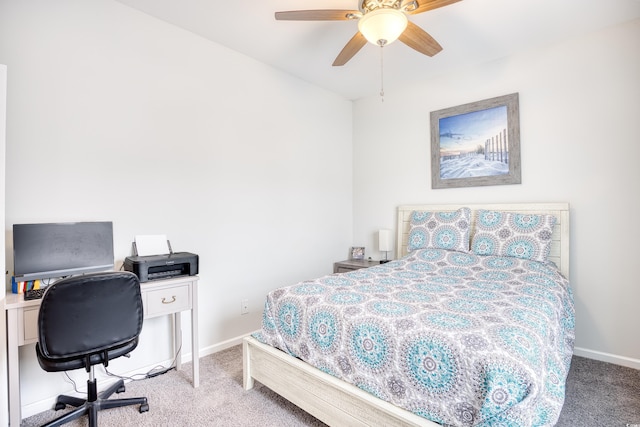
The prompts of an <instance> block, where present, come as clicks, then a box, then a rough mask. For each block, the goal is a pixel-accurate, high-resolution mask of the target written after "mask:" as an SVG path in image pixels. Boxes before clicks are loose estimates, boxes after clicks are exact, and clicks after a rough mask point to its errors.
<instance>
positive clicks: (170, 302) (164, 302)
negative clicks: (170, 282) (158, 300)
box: [162, 295, 176, 304]
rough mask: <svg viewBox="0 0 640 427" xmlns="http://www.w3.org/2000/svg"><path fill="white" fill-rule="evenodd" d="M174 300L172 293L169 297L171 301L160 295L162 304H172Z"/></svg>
mask: <svg viewBox="0 0 640 427" xmlns="http://www.w3.org/2000/svg"><path fill="white" fill-rule="evenodd" d="M174 302H176V296H175V295H173V296H172V297H171V301H167V299H166V298H165V297H162V303H163V304H172V303H174Z"/></svg>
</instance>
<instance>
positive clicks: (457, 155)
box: [431, 93, 521, 188]
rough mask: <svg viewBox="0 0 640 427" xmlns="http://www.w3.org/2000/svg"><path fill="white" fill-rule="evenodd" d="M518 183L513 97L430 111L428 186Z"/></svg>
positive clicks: (516, 111) (517, 123)
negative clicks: (429, 179) (429, 177)
mask: <svg viewBox="0 0 640 427" xmlns="http://www.w3.org/2000/svg"><path fill="white" fill-rule="evenodd" d="M520 183H521V177H520V117H519V107H518V94H517V93H513V94H510V95H504V96H499V97H496V98H491V99H485V100H482V101H477V102H472V103H469V104H464V105H459V106H457V107H450V108H445V109H443V110H438V111H433V112H431V188H454V187H476V186H484V185H503V184H520Z"/></svg>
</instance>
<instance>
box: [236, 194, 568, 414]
mask: <svg viewBox="0 0 640 427" xmlns="http://www.w3.org/2000/svg"><path fill="white" fill-rule="evenodd" d="M478 218H480V219H478ZM532 218H533V220H534V222H535V224H533V225H532V222H531V221H532ZM440 219H442V221H443V222H439V221H440ZM423 220H424V221H426V222H424V221H423ZM421 221H423V222H424V223H421ZM540 221H543V222H544V224H542V223H540V224H538V222H540ZM448 222H450V223H451V224H448ZM523 222H524V224H523ZM554 223H555V224H554ZM433 224H436V225H437V226H438V227H436V228H435V229H433V228H430V227H433ZM452 224H453V225H454V226H453V228H452V227H451V226H450V225H452ZM506 224H516V225H517V226H518V227H530V229H531V230H534V229H535V230H537V231H536V232H535V233H536V234H535V235H536V236H537V237H536V239H537V238H538V237H540V238H541V239H542V240H544V242H543V245H542V246H540V247H536V246H534V245H533V244H531V245H530V244H529V240H531V239H530V238H529V237H530V236H528V237H527V238H526V239H525V238H522V236H519V237H520V238H519V239H515V237H518V236H511V235H510V233H512V232H514V231H515V232H516V233H515V234H517V230H516V229H513V228H511V226H510V225H509V226H508V225H506ZM543 225H544V226H543ZM456 227H457V232H458V234H456V229H454V228H456ZM531 227H533V228H531ZM465 228H467V229H468V230H467V232H468V234H466V236H465V234H464V230H465ZM430 230H437V231H438V233H435V232H434V233H432V234H430ZM460 233H461V234H460ZM505 233H506V234H505ZM436 234H437V235H436ZM531 236H533V234H531ZM465 238H466V239H467V243H466V245H467V246H466V249H467V250H464V244H462V246H460V241H462V242H463V243H464V239H465ZM500 239H502V240H500ZM527 239H528V240H527ZM498 240H500V241H498ZM515 240H518V242H517V244H516V243H513V242H515ZM501 242H502V243H501ZM505 242H506V243H505ZM509 242H511V243H509ZM507 243H509V244H507ZM469 245H471V246H469ZM568 278H569V205H568V204H567V203H544V204H540V203H536V204H486V205H480V204H473V205H470V204H467V205H461V206H457V205H406V206H400V207H398V211H397V245H396V260H394V261H391V262H389V263H386V264H381V265H379V266H375V267H371V268H368V269H363V270H357V271H354V272H348V273H340V274H331V275H327V276H324V277H321V278H318V279H316V280H310V281H305V282H301V283H298V284H295V285H292V286H286V287H283V288H279V289H276V290H274V291H273V292H271V293H270V294H269V295H268V296H267V299H266V302H265V312H264V316H263V328H262V330H261V332H259V333H256V334H254V335H253V336H250V337H247V338H245V339H244V341H243V358H244V366H243V368H244V373H243V374H244V378H243V382H244V388H245V390H249V389H251V388H252V387H253V384H254V381H258V382H260V383H262V384H264V385H265V386H267V387H269V388H270V389H272V390H273V391H275V392H276V393H278V394H280V395H282V396H283V397H284V398H286V399H287V400H289V401H291V402H292V403H294V404H296V405H297V406H299V407H300V408H302V409H304V410H305V411H307V412H309V413H310V414H312V415H313V416H315V417H316V418H318V419H320V420H321V421H323V422H325V423H326V424H329V425H336V426H338V425H339V426H372V425H379V426H395V425H397V426H407V425H414V426H438V425H469V426H470V425H516V426H517V425H553V424H554V423H555V422H556V420H557V418H558V416H559V412H560V409H561V407H562V403H563V401H564V384H565V380H566V376H567V373H568V370H569V364H570V361H571V355H572V352H573V339H574V308H573V297H572V294H571V289H570V286H569V282H568ZM329 302H331V303H336V304H334V305H331V304H329ZM292 319H295V322H294V321H292ZM340 336H341V337H344V338H345V339H344V340H339V339H338V337H340Z"/></svg>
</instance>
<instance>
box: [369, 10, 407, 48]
mask: <svg viewBox="0 0 640 427" xmlns="http://www.w3.org/2000/svg"><path fill="white" fill-rule="evenodd" d="M405 28H407V16H406V15H405V14H404V13H403V12H401V11H399V10H398V9H388V8H383V9H375V10H372V11H371V12H368V13H366V14H364V16H363V17H362V18H360V20H359V21H358V30H359V31H360V32H361V33H362V35H363V36H364V37H365V38H366V39H367V41H369V42H370V43H373V44H375V45H376V46H385V45H388V44H389V43H392V42H394V41H396V40H397V39H398V37H400V34H402V32H403V31H404V30H405Z"/></svg>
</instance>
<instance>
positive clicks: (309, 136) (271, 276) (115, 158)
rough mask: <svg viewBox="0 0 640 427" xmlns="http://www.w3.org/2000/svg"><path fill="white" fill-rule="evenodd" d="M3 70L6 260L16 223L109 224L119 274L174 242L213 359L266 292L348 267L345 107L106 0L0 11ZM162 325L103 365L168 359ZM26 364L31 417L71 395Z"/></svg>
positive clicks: (251, 322) (27, 354) (243, 327)
mask: <svg viewBox="0 0 640 427" xmlns="http://www.w3.org/2000/svg"><path fill="white" fill-rule="evenodd" d="M0 63H6V64H7V65H8V67H9V70H11V71H10V76H9V79H8V99H7V159H6V172H7V182H6V187H7V191H6V223H5V224H6V230H7V232H8V233H7V234H8V235H7V242H6V247H7V248H8V249H9V250H8V251H7V254H8V255H7V266H11V265H12V259H11V257H10V254H11V250H10V248H11V234H10V230H11V226H12V224H14V223H23V222H49V221H74V220H111V221H113V223H114V244H115V251H116V260H117V264H118V267H119V264H120V263H121V262H122V260H123V259H124V257H126V256H127V255H129V254H130V245H131V241H132V239H133V237H134V235H136V234H156V233H163V234H167V236H168V237H169V238H170V240H171V243H172V246H173V248H174V250H176V251H190V252H195V253H197V254H199V255H200V277H201V280H200V287H199V297H200V303H199V309H200V319H199V320H200V346H201V354H206V353H207V352H211V351H213V350H215V349H216V348H219V346H221V345H224V343H225V342H228V340H233V339H235V338H237V337H239V336H241V335H243V334H246V333H249V332H251V331H254V330H256V329H259V327H260V321H261V314H262V304H263V301H264V296H265V295H266V293H267V292H268V291H269V290H271V289H273V288H275V287H277V286H281V285H285V284H291V283H293V282H295V281H299V280H304V279H308V278H312V277H314V276H318V275H321V274H327V273H330V272H331V271H332V263H333V262H334V261H336V260H339V259H342V258H344V257H345V256H346V254H347V249H348V247H349V246H350V244H351V235H352V225H351V218H352V210H351V203H352V189H351V162H352V158H351V152H352V146H351V138H352V103H351V102H349V101H346V100H344V99H342V98H340V97H338V96H336V95H334V94H332V93H329V92H326V91H324V90H321V89H318V88H316V87H314V86H311V85H309V84H307V83H304V82H302V81H300V80H297V79H294V78H292V77H290V76H288V75H285V74H283V73H281V72H279V71H276V70H274V69H272V68H269V67H267V66H265V65H263V64H261V63H258V62H256V61H254V60H252V59H249V58H247V57H245V56H243V55H240V54H238V53H236V52H233V51H230V50H228V49H226V48H223V47H221V46H219V45H217V44H214V43H211V42H209V41H206V40H204V39H202V38H200V37H198V36H196V35H194V34H192V33H189V32H186V31H183V30H180V29H178V28H176V27H174V26H171V25H168V24H165V23H162V22H160V21H158V20H156V19H153V18H151V17H149V16H147V15H144V14H142V13H140V12H138V11H135V10H133V9H131V8H129V7H127V6H123V5H122V4H120V3H116V2H113V1H110V0H93V1H91V2H82V1H72V0H58V1H56V2H49V1H46V0H42V1H33V0H32V1H28V2H24V1H19V0H3V1H2V2H0ZM3 164H4V163H3ZM3 188H4V186H3ZM3 200H4V199H3ZM0 253H1V252H0ZM2 259H3V260H4V256H3V257H2ZM245 298H246V299H248V300H249V309H250V314H248V315H244V316H241V315H240V301H241V299H245ZM186 319H187V318H186V317H185V322H183V324H186V325H189V322H188V321H186ZM168 328H169V326H168V322H167V321H166V319H151V320H150V321H147V322H145V327H144V329H143V334H142V338H141V341H142V342H141V344H140V346H139V348H138V349H137V350H136V351H135V352H134V353H133V355H132V359H131V360H125V359H119V362H118V363H119V364H116V363H114V364H113V365H112V366H113V367H112V370H113V371H114V372H120V373H122V372H123V371H128V370H134V369H136V368H138V367H140V366H147V365H149V364H153V363H155V362H157V361H158V358H164V359H167V360H168V359H170V358H171V354H170V352H169V345H168ZM70 333H73V331H70ZM184 336H185V343H184V348H185V349H187V348H190V347H189V346H190V344H189V342H188V341H189V340H188V338H187V337H188V336H189V330H188V328H187V329H186V330H185V331H184ZM187 353H189V352H188V351H187ZM120 360H122V361H121V362H120ZM21 364H22V366H21V367H22V369H21V375H22V403H23V405H26V406H25V409H24V411H23V416H26V415H30V414H32V413H34V412H38V411H40V410H43V409H47V408H48V407H50V404H51V400H50V399H51V398H52V397H53V396H55V395H56V394H57V393H58V392H61V391H64V392H66V391H69V389H70V387H71V386H70V385H68V384H67V383H65V382H63V380H62V376H61V375H58V374H48V373H45V372H43V371H42V370H41V369H40V368H39V367H38V365H37V363H36V361H35V357H34V350H33V346H27V347H24V348H23V349H22V351H21ZM76 378H77V379H79V380H80V383H81V384H82V383H83V382H84V380H85V377H84V373H82V372H81V373H79V374H78V376H76Z"/></svg>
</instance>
